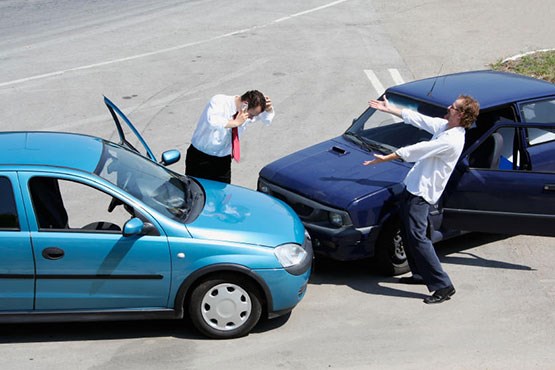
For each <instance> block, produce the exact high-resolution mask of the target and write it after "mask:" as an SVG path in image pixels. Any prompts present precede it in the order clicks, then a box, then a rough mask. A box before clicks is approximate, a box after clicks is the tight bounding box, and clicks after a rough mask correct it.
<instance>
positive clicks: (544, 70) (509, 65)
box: [490, 50, 555, 83]
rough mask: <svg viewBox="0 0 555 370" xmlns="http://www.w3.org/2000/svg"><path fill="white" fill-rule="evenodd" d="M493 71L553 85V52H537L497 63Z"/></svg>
mask: <svg viewBox="0 0 555 370" xmlns="http://www.w3.org/2000/svg"><path fill="white" fill-rule="evenodd" d="M490 67H491V68H492V69H493V70H496V71H504V72H513V73H518V74H522V75H525V76H530V77H534V78H539V79H541V80H545V81H549V82H551V83H555V50H548V51H538V52H536V53H533V54H528V55H523V56H522V57H520V58H517V59H515V60H505V61H498V62H496V63H493V64H491V65H490Z"/></svg>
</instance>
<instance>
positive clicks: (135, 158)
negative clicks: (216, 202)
mask: <svg viewBox="0 0 555 370" xmlns="http://www.w3.org/2000/svg"><path fill="white" fill-rule="evenodd" d="M95 173H96V174H97V175H99V176H100V177H102V178H104V179H106V180H107V181H109V182H111V183H112V184H114V185H116V186H117V187H119V188H120V189H122V190H124V191H126V192H127V193H129V194H131V195H133V196H134V197H135V198H137V199H139V200H141V201H142V202H143V203H145V204H146V205H148V206H150V207H152V208H153V209H155V210H156V211H158V212H160V213H161V214H163V215H166V216H167V217H170V218H172V219H175V220H177V221H181V222H184V221H187V220H189V219H190V218H191V217H192V213H195V214H196V213H198V212H197V211H198V210H197V208H198V203H199V199H198V198H199V196H201V195H202V194H203V192H202V190H200V187H199V186H198V185H197V184H196V183H195V182H194V181H193V180H191V179H189V178H188V177H185V176H182V175H179V174H177V173H175V172H173V171H170V170H169V169H167V168H165V167H163V166H161V165H158V164H157V163H154V162H152V161H151V160H148V159H146V158H144V157H142V156H140V155H138V154H135V153H134V152H132V151H130V150H127V149H124V148H122V147H120V146H117V145H114V144H112V143H109V142H104V149H103V153H102V157H101V159H100V161H99V164H98V166H97V168H96V170H95ZM202 203H203V201H200V204H201V207H202Z"/></svg>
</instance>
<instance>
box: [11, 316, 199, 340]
mask: <svg viewBox="0 0 555 370" xmlns="http://www.w3.org/2000/svg"><path fill="white" fill-rule="evenodd" d="M157 337H174V338H182V339H206V338H205V337H204V336H202V335H201V334H199V333H198V332H197V331H196V330H195V328H194V327H193V325H192V324H191V323H190V322H188V321H187V320H140V321H139V320H137V321H99V322H75V323H73V322H72V323H32V324H31V323H29V324H3V325H2V335H0V343H40V342H66V341H67V342H71V341H83V340H93V341H94V340H112V339H134V338H157Z"/></svg>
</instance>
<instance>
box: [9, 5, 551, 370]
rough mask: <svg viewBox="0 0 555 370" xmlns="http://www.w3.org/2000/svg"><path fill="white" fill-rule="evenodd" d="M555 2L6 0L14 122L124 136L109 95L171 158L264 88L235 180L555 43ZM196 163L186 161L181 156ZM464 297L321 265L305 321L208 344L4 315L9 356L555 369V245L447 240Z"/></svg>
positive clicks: (50, 360)
mask: <svg viewBox="0 0 555 370" xmlns="http://www.w3.org/2000/svg"><path fill="white" fill-rule="evenodd" d="M554 18H555V7H553V4H552V1H551V0H532V1H528V2H521V1H516V0H505V1H501V0H492V1H488V2H483V1H478V0H473V1H466V2H455V1H434V2H431V1H425V0H402V1H386V0H375V1H370V0H367V1H363V0H340V1H332V0H304V1H302V2H300V1H288V0H285V1H280V2H276V3H274V2H262V1H255V0H244V1H240V2H229V1H223V0H205V1H199V0H197V1H177V0H175V1H171V0H163V1H155V2H153V1H146V0H133V1H131V0H118V1H107V0H96V1H85V0H57V1H53V0H42V1H17V0H3V1H0V65H1V67H2V68H0V112H2V113H1V116H0V130H30V129H32V130H63V131H74V132H83V133H88V134H93V135H97V136H102V137H106V138H114V136H115V131H114V127H113V125H112V123H111V118H110V116H109V113H108V111H107V110H106V108H105V107H104V106H103V102H102V96H103V95H105V96H107V97H109V98H110V99H112V100H113V101H114V102H115V103H116V104H118V105H119V106H120V108H122V110H124V111H125V112H126V113H127V114H128V115H129V117H130V119H131V120H132V121H133V122H134V123H135V124H136V126H137V127H138V128H139V130H140V131H141V133H142V134H143V135H144V136H145V138H146V139H147V141H148V142H149V144H150V145H151V146H152V148H153V150H154V152H155V153H157V154H160V153H161V151H163V150H165V149H169V148H177V149H180V150H181V151H182V152H183V153H184V152H185V150H186V148H187V147H188V145H189V143H190V137H191V135H192V131H193V129H194V127H195V124H196V120H197V118H198V115H199V114H200V113H201V111H202V109H203V106H204V104H205V103H206V101H207V100H208V99H209V98H210V96H212V95H213V94H216V93H226V94H241V93H243V92H244V91H246V90H249V89H253V88H256V89H259V90H261V91H263V92H264V93H266V94H268V95H270V96H271V97H272V100H273V101H274V104H275V108H276V112H277V115H276V118H275V120H274V123H273V124H272V125H271V126H270V127H265V128H262V127H252V129H249V132H247V135H246V138H245V140H243V142H242V157H243V158H242V162H241V163H240V164H239V165H234V167H233V176H232V181H233V183H235V184H238V185H241V186H245V187H249V188H255V187H256V179H257V174H258V171H259V169H260V168H261V167H262V166H264V165H265V164H266V163H268V162H270V161H272V160H274V159H276V158H279V157H281V156H283V155H285V154H288V153H291V152H293V151H295V150H297V149H300V148H303V147H306V146H308V145H311V144H314V143H316V142H319V141H321V140H324V139H328V138H331V137H333V136H336V135H338V134H340V133H342V132H343V131H344V129H345V128H346V127H347V126H348V125H349V124H350V122H351V120H352V118H354V117H355V116H358V114H360V113H361V112H362V110H363V109H364V108H365V106H366V103H367V101H368V99H370V98H374V97H376V96H377V95H378V93H379V90H380V89H381V88H385V87H387V86H390V85H393V84H394V83H397V82H399V80H402V81H409V80H413V79H417V78H423V77H428V76H434V75H437V74H438V73H441V74H443V73H448V72H456V71H463V70H471V69H484V68H487V65H488V64H489V63H491V62H495V61H497V60H499V59H502V58H505V57H509V56H512V55H515V54H519V53H523V52H527V51H531V50H536V49H546V48H553V47H555V40H554V38H553V34H555V25H554V23H553V19H554ZM173 168H174V169H175V170H177V171H183V160H182V161H180V162H179V163H178V164H176V165H174V166H173ZM438 251H439V254H440V255H441V258H442V261H443V263H444V267H445V268H446V270H447V271H448V272H449V273H450V275H451V277H452V279H453V281H454V283H455V286H456V288H457V294H456V295H455V296H454V297H453V299H452V300H450V301H448V302H446V303H443V304H441V305H436V306H428V305H425V304H423V303H422V299H423V298H424V297H425V295H427V292H426V291H425V289H424V288H423V287H418V286H416V287H415V286H403V285H400V284H397V283H396V279H394V278H384V277H380V276H377V275H374V274H372V273H371V271H370V270H369V268H368V265H367V264H366V263H365V262H358V263H338V262H333V261H324V260H322V261H318V262H317V264H316V269H315V271H314V273H313V276H312V279H311V283H310V285H309V289H308V292H307V295H306V297H305V299H304V300H303V301H302V302H301V304H300V305H299V306H298V307H297V308H296V309H295V310H294V311H293V313H292V314H291V316H290V317H286V318H284V319H279V320H273V321H269V322H265V323H262V324H261V325H259V326H258V327H257V328H255V331H254V333H252V334H251V335H250V336H248V337H246V338H241V339H237V340H230V341H212V340H205V339H204V338H202V337H200V336H198V335H197V333H196V332H195V331H194V330H193V329H192V327H190V325H188V324H187V323H186V322H185V323H181V322H173V321H170V322H166V321H149V322H118V323H100V324H99V323H94V324H90V323H86V324H66V325H63V324H59V325H33V326H31V325H3V326H2V327H0V358H2V368H3V369H10V370H11V369H53V368H56V369H127V368H133V369H152V368H156V369H160V370H161V369H170V368H172V369H174V368H179V369H204V368H211V369H214V368H224V367H225V368H227V369H244V368H254V369H274V368H283V369H323V368H349V369H368V368H376V369H392V368H403V369H423V368H430V369H508V368H514V369H517V368H518V369H550V368H553V367H554V366H555V365H554V364H555V354H554V353H553V343H554V342H555V334H554V333H555V315H554V310H553V307H554V303H555V288H554V286H555V278H554V277H553V273H552V268H553V265H554V262H553V261H555V258H554V257H555V240H554V239H553V238H539V237H530V236H513V237H508V236H499V235H485V234H472V235H467V236H464V237H462V238H459V239H456V240H452V241H449V242H446V243H442V244H440V245H439V246H438Z"/></svg>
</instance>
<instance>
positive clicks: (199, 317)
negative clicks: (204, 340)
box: [189, 275, 262, 339]
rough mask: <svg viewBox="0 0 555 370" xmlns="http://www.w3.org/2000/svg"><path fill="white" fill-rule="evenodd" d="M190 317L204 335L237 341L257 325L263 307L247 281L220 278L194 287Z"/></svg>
mask: <svg viewBox="0 0 555 370" xmlns="http://www.w3.org/2000/svg"><path fill="white" fill-rule="evenodd" d="M189 314H190V316H191V320H192V322H193V325H195V327H196V328H197V329H198V330H199V331H200V332H202V333H203V334H205V335H207V336H209V337H211V338H217V339H226V338H237V337H242V336H245V335H247V334H248V333H249V332H250V331H251V329H252V328H253V327H254V326H255V325H256V324H257V323H258V320H259V319H260V316H261V314H262V305H261V303H260V298H259V296H258V294H257V289H256V287H255V286H254V285H253V284H252V283H251V282H250V281H249V280H247V279H245V278H242V277H240V276H233V275H222V276H218V277H213V278H211V279H209V280H206V281H204V282H202V283H201V284H199V285H198V286H196V288H195V289H194V290H193V293H192V294H191V301H190V306H189Z"/></svg>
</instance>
